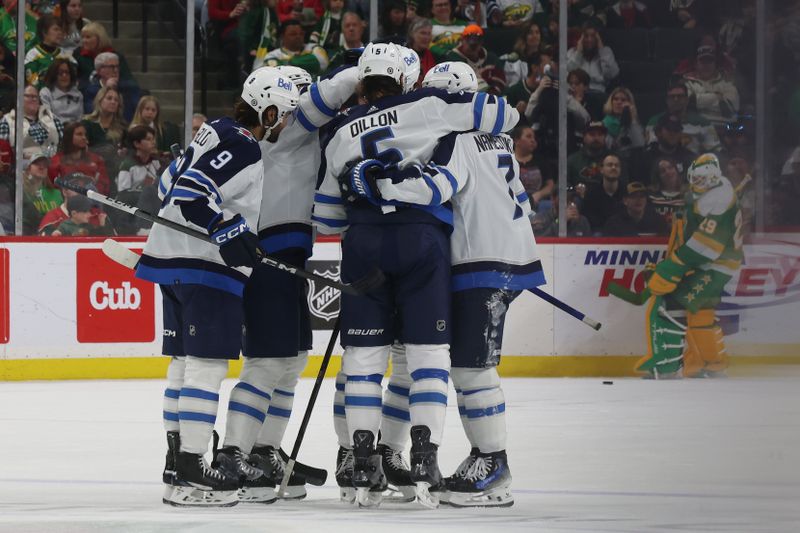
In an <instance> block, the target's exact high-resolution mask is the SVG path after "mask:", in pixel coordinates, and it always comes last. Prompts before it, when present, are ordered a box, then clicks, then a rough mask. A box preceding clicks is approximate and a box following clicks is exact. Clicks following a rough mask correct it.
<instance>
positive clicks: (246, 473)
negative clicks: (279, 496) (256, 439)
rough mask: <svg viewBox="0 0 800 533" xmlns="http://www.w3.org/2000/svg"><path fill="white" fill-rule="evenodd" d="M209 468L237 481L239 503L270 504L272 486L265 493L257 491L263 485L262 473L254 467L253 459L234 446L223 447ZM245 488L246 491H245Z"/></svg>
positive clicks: (273, 498)
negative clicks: (215, 469)
mask: <svg viewBox="0 0 800 533" xmlns="http://www.w3.org/2000/svg"><path fill="white" fill-rule="evenodd" d="M211 466H212V467H214V468H217V469H219V470H220V471H221V472H222V473H223V474H225V475H226V476H228V477H230V478H234V479H238V480H239V486H238V489H239V491H238V496H239V500H240V501H247V502H252V503H272V502H274V501H275V494H274V491H273V490H272V489H273V488H274V484H273V485H272V486H271V487H269V488H268V489H267V490H266V491H264V490H258V489H260V488H262V486H263V485H264V481H263V479H262V478H263V477H264V472H263V471H262V470H261V469H260V468H259V467H257V466H256V465H255V458H254V457H253V456H251V455H248V454H246V453H244V452H243V451H242V450H241V449H239V448H237V447H236V446H225V447H224V448H220V449H219V451H217V453H216V460H215V461H214V462H213V463H211ZM245 488H247V489H248V490H245Z"/></svg>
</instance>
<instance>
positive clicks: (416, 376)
mask: <svg viewBox="0 0 800 533" xmlns="http://www.w3.org/2000/svg"><path fill="white" fill-rule="evenodd" d="M406 357H407V359H408V371H409V373H410V374H411V379H412V381H413V382H412V384H411V389H410V391H409V395H408V403H409V411H410V414H411V425H412V426H427V427H428V428H429V429H430V433H431V435H430V442H431V443H433V444H435V445H437V446H438V445H440V444H441V443H442V433H443V432H444V418H445V412H446V411H447V383H448V381H449V378H450V346H449V345H447V344H408V345H406Z"/></svg>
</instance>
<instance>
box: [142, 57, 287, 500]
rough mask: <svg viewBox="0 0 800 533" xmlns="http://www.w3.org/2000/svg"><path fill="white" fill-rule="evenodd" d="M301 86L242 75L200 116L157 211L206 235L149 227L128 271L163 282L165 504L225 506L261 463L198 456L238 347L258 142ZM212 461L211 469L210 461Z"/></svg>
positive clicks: (251, 243)
mask: <svg viewBox="0 0 800 533" xmlns="http://www.w3.org/2000/svg"><path fill="white" fill-rule="evenodd" d="M298 97H299V93H298V91H297V88H296V87H295V86H294V84H293V83H291V82H290V81H289V80H288V78H286V77H284V76H281V75H280V73H279V72H278V71H276V70H275V69H271V68H265V69H259V70H257V71H255V72H253V73H252V74H251V75H250V76H249V77H248V79H247V81H246V82H245V84H244V87H243V89H242V98H241V100H239V101H237V103H236V104H235V105H234V118H232V119H231V118H222V119H218V120H215V121H212V122H208V123H205V124H203V126H202V127H201V128H200V130H199V131H198V132H197V135H196V136H195V138H194V140H193V141H192V143H191V144H190V145H189V146H188V147H187V148H186V151H185V153H184V154H183V156H182V157H181V158H179V159H178V160H176V161H175V162H173V163H172V164H171V165H170V166H169V167H168V168H167V169H166V170H165V172H164V173H163V174H162V176H161V179H160V181H159V195H160V196H161V198H162V200H163V202H162V208H161V210H160V211H159V215H160V216H162V217H164V218H167V219H169V220H172V221H175V222H177V223H179V224H182V225H186V226H189V227H192V228H195V229H199V230H201V231H206V232H208V234H209V235H210V236H211V238H212V240H213V243H208V242H204V241H201V240H199V239H195V238H193V237H189V236H187V235H185V234H183V233H178V232H176V231H173V230H171V229H169V228H166V227H163V226H158V225H156V226H154V227H153V230H152V231H151V233H150V236H149V237H148V240H147V244H146V245H145V249H144V253H143V255H142V258H141V260H140V261H139V264H138V267H137V271H136V275H137V276H138V277H140V278H142V279H146V280H149V281H152V282H154V283H158V284H159V285H160V286H161V291H162V295H163V305H164V342H163V353H164V354H165V355H169V356H172V360H171V362H170V366H169V369H168V371H167V381H168V384H167V389H166V391H165V393H164V426H165V429H166V430H167V442H168V446H169V451H168V453H167V461H166V467H165V470H164V482H165V484H166V485H167V487H166V489H165V494H164V501H165V503H170V504H173V505H178V506H229V505H234V504H236V503H237V502H238V499H237V489H238V486H239V481H240V480H239V477H256V476H257V475H259V474H260V470H258V469H256V468H253V467H252V466H250V465H249V464H247V463H246V457H244V456H243V455H241V454H238V455H231V456H219V455H218V456H217V458H216V461H217V463H215V465H214V466H209V465H208V464H207V463H206V462H205V460H204V458H203V454H204V453H205V452H206V451H207V449H208V443H209V440H210V437H211V434H212V431H213V428H214V423H215V421H216V416H217V408H218V403H219V389H220V385H221V383H222V380H223V379H224V377H225V375H226V374H227V371H228V360H230V359H238V357H239V352H240V351H241V328H242V291H243V288H244V285H245V283H246V281H247V277H248V275H249V274H250V270H251V268H252V267H254V266H255V265H256V264H257V263H258V262H259V260H258V254H259V252H258V238H257V237H256V234H255V233H254V231H253V230H252V229H251V228H252V227H255V224H256V222H257V221H258V213H259V204H260V195H261V185H262V176H263V166H262V162H261V151H260V150H259V148H258V141H259V140H260V139H261V138H262V137H263V136H264V135H265V134H270V133H272V134H273V135H274V134H275V133H276V132H278V131H279V130H280V129H281V128H282V127H283V125H284V124H285V119H286V117H287V116H288V114H289V113H291V111H292V110H293V109H294V108H295V107H296V106H297V101H298ZM217 466H218V467H217Z"/></svg>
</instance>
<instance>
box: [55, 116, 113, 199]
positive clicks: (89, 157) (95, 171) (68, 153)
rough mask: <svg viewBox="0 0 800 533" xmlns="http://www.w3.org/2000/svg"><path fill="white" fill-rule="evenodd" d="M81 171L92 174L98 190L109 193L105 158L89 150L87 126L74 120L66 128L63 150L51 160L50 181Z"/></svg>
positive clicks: (109, 185)
mask: <svg viewBox="0 0 800 533" xmlns="http://www.w3.org/2000/svg"><path fill="white" fill-rule="evenodd" d="M74 172H80V173H81V174H85V175H87V176H90V177H91V178H92V180H93V182H94V184H95V186H96V187H97V190H98V192H101V193H103V194H109V192H110V189H111V181H110V180H109V178H108V172H107V171H106V164H105V162H104V161H103V158H102V157H100V156H99V155H97V154H95V153H94V152H91V151H90V150H89V139H88V137H87V136H86V127H85V126H84V125H83V124H81V123H80V122H72V123H70V124H68V125H67V126H66V128H64V139H63V140H62V141H61V150H59V151H58V153H57V154H56V155H55V156H53V159H52V161H51V162H50V181H52V182H53V183H55V180H56V178H59V177H64V176H68V175H69V174H72V173H74Z"/></svg>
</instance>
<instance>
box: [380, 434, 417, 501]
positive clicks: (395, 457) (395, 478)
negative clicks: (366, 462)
mask: <svg viewBox="0 0 800 533" xmlns="http://www.w3.org/2000/svg"><path fill="white" fill-rule="evenodd" d="M378 453H379V454H380V456H381V466H383V473H384V474H386V482H387V483H388V487H387V490H386V493H387V496H386V497H385V498H384V499H385V500H387V501H393V502H403V503H406V502H413V501H414V498H416V486H415V485H414V482H413V481H411V471H410V469H409V466H408V463H406V461H405V459H403V454H402V453H401V452H399V451H397V450H395V449H393V448H391V447H389V446H387V445H386V444H378Z"/></svg>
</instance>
